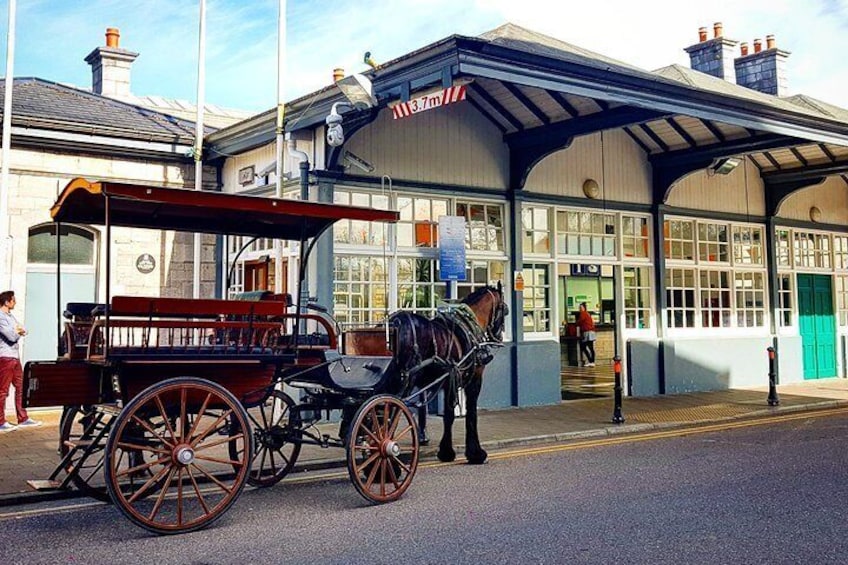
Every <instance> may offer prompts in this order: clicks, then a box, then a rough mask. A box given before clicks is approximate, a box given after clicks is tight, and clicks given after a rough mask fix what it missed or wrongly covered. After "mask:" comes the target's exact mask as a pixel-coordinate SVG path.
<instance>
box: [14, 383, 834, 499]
mask: <svg viewBox="0 0 848 565" xmlns="http://www.w3.org/2000/svg"><path fill="white" fill-rule="evenodd" d="M778 393H779V396H780V405H779V406H776V407H769V406H768V403H767V402H766V399H767V396H768V389H767V387H763V388H756V389H734V390H727V391H719V392H703V393H692V394H680V395H673V396H655V397H648V398H625V399H624V401H623V406H622V414H623V416H624V418H625V423H623V424H620V425H614V424H612V422H611V420H612V413H613V400H612V398H602V399H591V400H573V401H568V402H564V403H562V404H559V405H555V406H539V407H533V408H507V409H503V410H486V411H481V412H480V423H479V428H480V438H481V441H482V442H483V447H484V448H486V449H488V450H490V451H492V450H497V449H502V448H506V447H511V446H516V445H534V444H540V443H545V442H552V441H563V440H568V439H577V438H585V437H599V436H605V435H612V434H621V433H633V432H642V431H647V430H654V429H662V428H671V427H683V426H689V425H693V424H702V423H706V422H720V421H727V420H736V419H745V418H758V417H768V416H769V415H771V414H777V413H785V412H791V411H808V410H817V409H822V408H833V407H836V406H848V379H840V378H835V379H824V380H818V381H808V382H805V383H801V384H791V385H782V386H779V387H778ZM31 412H32V416H33V417H34V418H35V419H37V420H41V421H42V422H44V425H42V426H41V427H39V428H35V429H26V430H16V431H13V432H10V433H5V434H0V506H5V505H12V504H21V503H25V502H31V501H32V502H34V501H38V500H45V499H51V498H67V497H69V496H78V494H77V493H76V492H74V491H70V492H54V491H46V492H35V491H32V490H30V489H29V487H28V486H27V484H26V481H27V480H28V479H46V478H47V477H48V475H49V474H50V472H51V471H52V470H53V468H54V467H55V466H56V464H57V463H58V462H59V456H58V455H57V453H56V449H57V445H58V434H59V431H58V421H59V415H60V412H59V411H37V410H32V411H31ZM441 432H442V421H441V418H440V417H434V416H431V417H430V418H429V419H428V433H429V435H430V438H431V441H430V445H429V446H427V447H423V448H422V450H421V455H422V458H423V459H424V460H434V459H435V452H436V449H437V447H438V442H439V439H440V437H441ZM464 441H465V425H464V422H463V420H462V419H461V418H459V419H457V421H456V424H455V425H454V442H455V447H456V451H457V454H458V458H462V453H463V449H462V448H461V446H462V445H463V444H464ZM343 458H344V452H343V451H342V450H340V449H321V448H317V447H311V446H307V447H304V449H303V451H302V453H301V456H300V459H299V460H298V464H297V466H296V468H295V469H296V470H297V469H299V468H301V469H302V468H321V467H326V466H328V465H335V464H340V463H341V462H342V461H343Z"/></svg>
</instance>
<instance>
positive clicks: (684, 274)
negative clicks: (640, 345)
mask: <svg viewBox="0 0 848 565" xmlns="http://www.w3.org/2000/svg"><path fill="white" fill-rule="evenodd" d="M665 294H666V313H667V324H668V327H670V328H694V327H695V269H668V270H666V273H665Z"/></svg>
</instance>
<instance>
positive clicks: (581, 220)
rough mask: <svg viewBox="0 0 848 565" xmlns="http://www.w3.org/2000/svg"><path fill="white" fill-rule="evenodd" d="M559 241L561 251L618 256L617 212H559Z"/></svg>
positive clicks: (567, 253) (575, 253) (587, 254)
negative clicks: (616, 238)
mask: <svg viewBox="0 0 848 565" xmlns="http://www.w3.org/2000/svg"><path fill="white" fill-rule="evenodd" d="M557 245H558V247H559V253H560V254H561V255H583V256H592V257H615V255H616V251H615V215H614V214H604V213H602V212H582V211H573V210H566V211H560V212H557Z"/></svg>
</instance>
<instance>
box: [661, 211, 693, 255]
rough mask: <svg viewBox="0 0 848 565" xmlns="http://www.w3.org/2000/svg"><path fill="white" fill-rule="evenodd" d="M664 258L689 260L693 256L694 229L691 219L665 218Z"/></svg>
mask: <svg viewBox="0 0 848 565" xmlns="http://www.w3.org/2000/svg"><path fill="white" fill-rule="evenodd" d="M663 230H664V231H665V234H664V236H665V258H666V259H672V260H680V261H691V260H693V259H694V258H695V229H694V222H692V221H691V220H666V221H665V225H664V227H663Z"/></svg>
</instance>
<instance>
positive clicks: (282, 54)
mask: <svg viewBox="0 0 848 565" xmlns="http://www.w3.org/2000/svg"><path fill="white" fill-rule="evenodd" d="M285 71H286V0H279V8H278V13H277V123H276V128H275V133H276V141H277V148H276V149H277V166H276V176H277V187H276V188H277V190H276V194H277V198H282V197H283V155H285V151H284V146H285V140H284V133H285V132H284V127H285V126H284V124H285V75H286V72H285ZM275 245H276V247H277V253H276V255H277V257H276V264H275V265H274V280H275V283H274V286H275V291H276V292H282V290H283V288H284V285H285V282H284V281H283V280H282V279H283V242H282V241H279V240H277V241H276V242H275Z"/></svg>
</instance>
